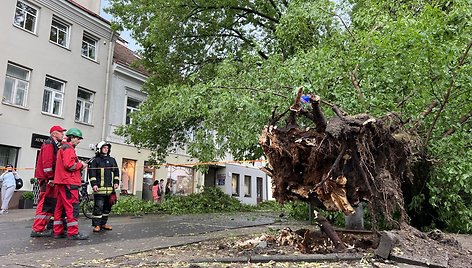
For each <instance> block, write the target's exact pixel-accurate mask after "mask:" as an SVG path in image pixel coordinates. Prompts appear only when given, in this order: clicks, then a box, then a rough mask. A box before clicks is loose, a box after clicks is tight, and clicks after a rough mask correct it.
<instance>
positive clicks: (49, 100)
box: [42, 77, 64, 116]
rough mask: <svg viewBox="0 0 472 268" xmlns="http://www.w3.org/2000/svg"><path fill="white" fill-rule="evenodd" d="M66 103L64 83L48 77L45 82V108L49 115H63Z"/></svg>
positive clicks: (43, 109) (44, 110)
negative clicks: (63, 105)
mask: <svg viewBox="0 0 472 268" xmlns="http://www.w3.org/2000/svg"><path fill="white" fill-rule="evenodd" d="M63 101H64V82H61V81H59V80H56V79H54V78H51V77H46V81H45V82H44V95H43V108H42V111H43V112H45V113H48V114H54V115H58V116H61V115H62V104H63Z"/></svg>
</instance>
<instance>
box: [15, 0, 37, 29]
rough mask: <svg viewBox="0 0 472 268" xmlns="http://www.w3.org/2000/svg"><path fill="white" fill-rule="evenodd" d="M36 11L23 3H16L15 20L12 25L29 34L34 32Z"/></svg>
mask: <svg viewBox="0 0 472 268" xmlns="http://www.w3.org/2000/svg"><path fill="white" fill-rule="evenodd" d="M37 18H38V10H37V9H36V8H33V7H32V6H30V5H28V4H26V3H25V2H23V1H18V2H16V10H15V19H14V21H13V24H14V25H16V26H18V27H20V28H23V29H25V30H27V31H29V32H32V33H35V32H36V20H37Z"/></svg>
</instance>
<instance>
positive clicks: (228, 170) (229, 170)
mask: <svg viewBox="0 0 472 268" xmlns="http://www.w3.org/2000/svg"><path fill="white" fill-rule="evenodd" d="M233 174H238V175H239V193H234V191H233V187H232V177H233ZM245 176H250V177H251V183H250V192H249V195H246V194H245V191H244V190H245V183H244V178H245ZM257 178H262V185H261V186H262V189H261V190H262V192H261V200H260V201H264V200H268V198H269V196H268V193H269V192H268V189H269V186H268V184H269V181H268V178H267V175H266V174H265V173H264V172H262V171H261V170H259V169H258V168H256V167H251V166H243V165H236V164H226V167H224V168H219V169H217V170H216V187H218V188H220V189H221V190H223V192H225V193H226V194H228V195H232V196H234V197H236V198H237V199H239V200H240V201H241V202H242V203H245V204H251V205H256V204H257V203H258V198H257Z"/></svg>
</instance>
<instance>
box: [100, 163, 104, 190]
mask: <svg viewBox="0 0 472 268" xmlns="http://www.w3.org/2000/svg"><path fill="white" fill-rule="evenodd" d="M100 177H101V178H102V179H101V180H100V188H102V187H103V186H105V168H100Z"/></svg>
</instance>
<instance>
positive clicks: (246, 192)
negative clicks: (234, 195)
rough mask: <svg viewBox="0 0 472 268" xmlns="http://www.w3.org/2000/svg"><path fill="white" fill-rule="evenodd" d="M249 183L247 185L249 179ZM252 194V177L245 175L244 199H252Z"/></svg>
mask: <svg viewBox="0 0 472 268" xmlns="http://www.w3.org/2000/svg"><path fill="white" fill-rule="evenodd" d="M248 178H249V183H248V184H247V179H248ZM251 192H252V176H249V175H244V197H251Z"/></svg>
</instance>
